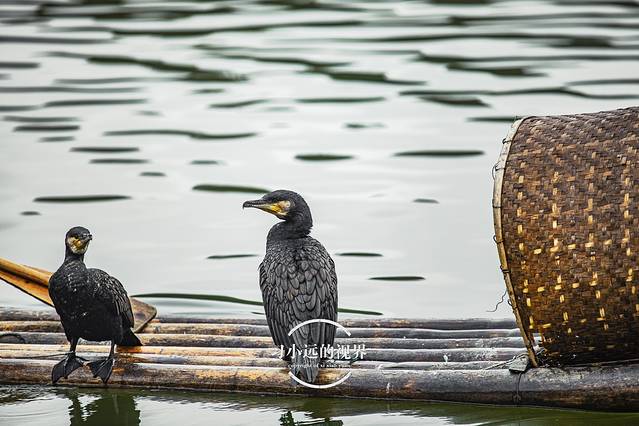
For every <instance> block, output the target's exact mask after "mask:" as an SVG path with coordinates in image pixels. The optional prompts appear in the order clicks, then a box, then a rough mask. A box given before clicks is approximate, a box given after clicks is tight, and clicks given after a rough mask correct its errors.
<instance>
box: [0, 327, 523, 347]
mask: <svg viewBox="0 0 639 426" xmlns="http://www.w3.org/2000/svg"><path fill="white" fill-rule="evenodd" d="M19 335H20V337H21V339H23V340H24V342H25V343H36V344H37V343H44V344H63V343H65V342H66V341H67V338H66V336H65V335H64V334H62V333H46V332H35V331H25V332H21V333H19ZM137 336H138V337H139V338H140V341H141V342H142V344H143V345H145V346H215V347H227V348H268V347H272V346H273V340H272V339H271V338H270V337H253V336H223V335H220V336H211V335H205V334H146V333H141V334H138V335H137ZM0 339H1V338H0ZM0 341H1V340H0ZM336 344H339V345H350V346H354V345H364V346H365V347H366V349H455V348H523V347H524V346H523V342H522V340H521V338H519V337H494V338H487V339H392V338H377V337H373V338H367V339H356V338H338V339H337V340H336Z"/></svg>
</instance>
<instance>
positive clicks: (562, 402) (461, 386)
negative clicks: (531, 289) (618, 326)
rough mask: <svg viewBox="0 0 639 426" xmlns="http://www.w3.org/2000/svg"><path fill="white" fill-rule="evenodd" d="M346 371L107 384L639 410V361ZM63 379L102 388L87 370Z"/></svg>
mask: <svg viewBox="0 0 639 426" xmlns="http://www.w3.org/2000/svg"><path fill="white" fill-rule="evenodd" d="M54 364H55V361H48V360H24V359H0V382H3V383H33V384H46V383H48V382H49V376H50V373H51V368H52V367H53V365H54ZM345 373H346V372H345V371H343V370H340V369H330V370H329V369H324V370H322V371H321V373H320V376H319V384H330V383H333V382H335V381H337V380H339V379H341V378H343V377H344V375H345ZM349 373H350V376H349V377H348V379H346V380H345V381H344V382H343V383H341V384H339V385H338V386H335V387H331V388H329V389H309V388H307V387H304V386H301V385H298V384H296V383H295V382H293V381H292V380H291V378H290V377H289V376H288V369H285V368H268V367H219V366H197V365H179V366H177V368H176V366H174V365H166V364H147V363H122V362H116V365H115V368H114V371H113V375H112V376H111V379H110V382H109V386H111V387H144V388H147V389H148V388H170V389H193V390H202V391H234V392H252V393H277V394H313V395H320V396H346V397H369V398H370V397H372V398H383V399H414V400H436V401H453V402H465V403H484V404H502V405H515V404H522V405H540V406H552V407H572V408H590V409H599V410H623V411H636V410H639V365H627V366H623V367H619V366H617V367H598V368H571V369H565V370H562V369H547V368H539V369H532V370H529V371H528V372H527V373H525V374H522V375H519V374H513V373H510V372H509V371H508V370H454V371H446V372H445V373H444V372H442V371H402V370H386V369H353V370H350V371H349ZM61 383H70V384H75V385H84V386H100V384H99V382H98V379H94V378H93V377H91V375H90V374H89V373H88V370H87V369H86V368H84V369H80V370H78V371H77V372H75V373H74V374H73V375H72V376H71V377H70V378H69V380H63V381H61ZM611 383H614V384H615V386H611V385H610V384H611Z"/></svg>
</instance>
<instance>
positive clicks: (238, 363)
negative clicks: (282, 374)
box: [0, 345, 506, 370]
mask: <svg viewBox="0 0 639 426" xmlns="http://www.w3.org/2000/svg"><path fill="white" fill-rule="evenodd" d="M15 346H20V347H17V348H11V349H2V348H0V359H4V358H10V359H49V360H51V359H61V358H62V355H60V354H61V353H63V352H59V351H52V350H46V349H45V350H43V349H41V348H33V347H31V348H29V347H28V346H29V345H15ZM37 346H42V345H37ZM99 349H102V350H101V351H78V352H77V354H78V356H81V357H84V358H86V359H94V358H96V357H100V356H104V348H99ZM118 359H119V360H120V361H119V362H142V363H147V364H148V363H151V364H173V365H218V366H235V367H277V368H286V367H287V366H288V363H287V362H286V361H283V360H281V359H279V358H250V357H235V356H206V355H166V354H154V353H120V354H119V355H118ZM334 364H335V365H336V366H338V367H340V368H375V369H395V370H481V369H490V368H506V367H505V365H504V363H498V362H493V361H475V362H391V361H368V360H360V361H355V362H353V363H348V362H345V361H337V362H334Z"/></svg>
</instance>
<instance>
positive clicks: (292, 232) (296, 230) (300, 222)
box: [268, 216, 313, 241]
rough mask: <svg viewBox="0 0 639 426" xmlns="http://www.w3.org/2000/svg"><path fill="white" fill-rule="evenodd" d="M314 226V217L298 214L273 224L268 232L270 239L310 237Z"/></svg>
mask: <svg viewBox="0 0 639 426" xmlns="http://www.w3.org/2000/svg"><path fill="white" fill-rule="evenodd" d="M312 227H313V221H312V219H310V218H309V217H307V216H296V217H293V218H291V219H289V220H286V221H284V222H280V223H276V224H275V225H273V227H272V228H271V230H270V231H269V233H268V240H269V241H281V240H293V239H297V238H304V237H308V235H309V234H310V233H311V228H312Z"/></svg>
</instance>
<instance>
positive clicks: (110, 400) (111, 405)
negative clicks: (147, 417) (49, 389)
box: [64, 389, 140, 426]
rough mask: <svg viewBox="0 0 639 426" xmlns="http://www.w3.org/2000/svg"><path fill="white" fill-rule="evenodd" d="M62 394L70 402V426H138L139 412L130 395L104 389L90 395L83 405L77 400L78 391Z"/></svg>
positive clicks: (133, 398)
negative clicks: (89, 398)
mask: <svg viewBox="0 0 639 426" xmlns="http://www.w3.org/2000/svg"><path fill="white" fill-rule="evenodd" d="M64 394H65V395H66V396H67V398H69V400H70V401H71V405H70V406H69V424H70V426H81V425H84V426H113V425H120V426H138V425H140V410H139V409H137V406H136V403H135V397H134V396H133V394H132V393H129V392H126V391H111V390H108V389H106V390H103V391H101V392H96V393H94V394H93V395H91V396H93V398H91V400H90V401H89V402H86V403H84V404H83V403H82V402H81V401H80V398H79V396H80V395H81V394H80V391H78V390H75V389H70V390H68V391H66V392H65V393H64Z"/></svg>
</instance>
